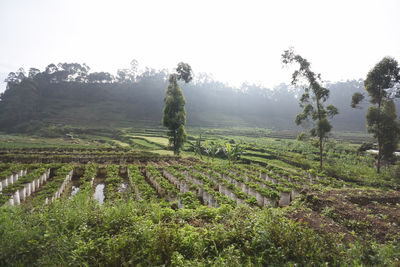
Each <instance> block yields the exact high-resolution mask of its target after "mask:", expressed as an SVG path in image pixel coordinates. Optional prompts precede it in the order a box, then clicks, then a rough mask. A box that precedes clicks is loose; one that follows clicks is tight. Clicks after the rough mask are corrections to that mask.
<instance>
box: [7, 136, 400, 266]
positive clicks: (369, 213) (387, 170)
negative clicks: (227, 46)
mask: <svg viewBox="0 0 400 267" xmlns="http://www.w3.org/2000/svg"><path fill="white" fill-rule="evenodd" d="M81 132H82V133H81V134H74V139H70V138H68V137H62V136H63V135H59V137H57V138H56V139H54V138H41V137H24V136H9V135H6V136H2V139H1V140H3V141H2V142H0V157H1V159H2V161H3V162H8V163H2V164H0V177H1V179H0V180H3V178H5V177H9V176H10V175H12V174H13V173H17V172H19V170H27V173H26V175H24V176H22V177H21V178H19V179H18V181H16V182H15V183H13V184H12V185H8V186H7V187H4V188H3V189H2V190H3V191H2V192H1V193H0V196H2V198H1V199H2V203H5V205H4V206H2V207H0V265H2V266H18V265H34V266H43V265H45V266H46V265H54V264H56V265H61V266H64V265H65V266H66V265H68V266H70V265H72V266H75V265H79V266H81V265H90V266H98V265H103V266H104V265H113V266H121V265H122V266H124V265H142V266H148V265H163V264H166V265H171V266H193V265H194V266H196V265H197V266H209V265H215V266H220V265H229V266H231V265H233V266H235V265H247V266H252V265H255V266H260V265H294V264H299V265H324V264H329V265H349V266H357V265H371V266H373V265H386V266H397V265H398V264H400V247H399V241H400V236H399V233H400V228H399V227H400V221H399V218H400V217H399V216H398V214H400V194H399V192H398V185H399V182H398V181H399V180H398V179H399V178H398V177H399V176H398V175H397V173H398V171H397V167H396V166H395V165H386V166H385V167H384V168H382V171H381V173H380V174H379V175H377V174H376V171H375V170H374V166H373V162H374V156H373V155H372V154H369V153H366V152H362V151H360V150H359V147H360V146H359V145H351V144H348V143H343V142H340V143H339V142H337V141H333V140H332V141H329V142H328V143H327V144H326V146H325V149H324V157H325V158H326V161H325V162H326V164H325V165H324V169H323V171H321V172H320V171H319V170H318V167H319V147H318V145H313V144H314V140H313V139H312V138H310V139H308V140H307V139H305V140H303V141H297V140H293V139H292V140H290V139H283V138H284V137H285V136H284V135H282V137H281V138H278V137H275V138H271V137H266V135H267V134H268V131H261V130H260V131H259V132H258V133H257V136H255V134H256V132H254V131H252V132H251V134H246V133H249V132H246V130H245V129H241V130H236V131H228V130H226V129H225V130H223V129H209V130H204V129H202V130H201V132H200V129H193V130H192V131H189V135H188V139H189V141H190V142H191V143H192V145H189V144H186V145H185V147H184V150H183V153H182V157H181V158H176V157H173V156H172V153H171V152H172V151H169V150H167V146H166V145H167V142H168V139H167V138H166V134H165V131H162V130H157V129H121V130H114V131H113V132H112V134H109V132H107V131H99V133H101V134H98V135H91V134H87V130H85V129H81ZM104 132H106V133H107V134H104ZM199 133H202V137H201V138H199ZM197 141H199V143H200V145H201V147H203V148H204V147H208V146H211V145H214V146H215V147H216V150H215V152H216V153H215V155H211V154H209V153H207V151H205V150H203V149H200V150H195V149H194V148H195V147H196V143H197ZM227 144H229V145H227ZM227 147H232V148H233V147H242V148H243V151H242V153H240V155H239V156H229V157H228V156H227V154H226V152H227V151H226V150H224V149H223V148H227ZM47 170H50V172H49V177H48V179H47V181H44V182H43V183H39V187H37V188H36V191H35V192H34V193H33V194H32V195H31V196H29V197H26V198H25V199H21V204H20V205H15V206H10V205H8V204H7V203H9V199H10V198H15V194H14V192H15V190H17V189H18V190H22V189H23V185H24V184H25V183H26V182H31V181H32V180H33V179H35V177H36V176H38V175H41V174H42V173H44V172H45V171H47ZM71 170H73V175H72V176H71V177H70V178H71V179H70V180H71V181H69V180H68V179H67V178H68V177H67V176H68V175H69V174H70V173H71ZM66 181H69V183H66ZM61 187H62V189H63V190H60V188H61ZM99 188H102V191H101V192H103V193H102V194H104V197H103V198H104V201H103V200H102V201H99V200H98V196H97V193H98V191H99ZM46 199H47V200H46ZM46 203H48V204H46Z"/></svg>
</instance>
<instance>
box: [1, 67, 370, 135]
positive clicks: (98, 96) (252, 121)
mask: <svg viewBox="0 0 400 267" xmlns="http://www.w3.org/2000/svg"><path fill="white" fill-rule="evenodd" d="M117 73H118V74H117V76H116V77H114V76H113V75H111V74H109V73H105V72H90V68H89V67H88V66H87V65H85V64H83V65H80V64H76V63H72V64H67V63H63V64H61V63H60V64H58V65H55V64H50V65H49V66H47V68H46V69H45V70H44V71H43V72H41V71H40V70H38V69H35V68H31V69H30V70H29V73H25V72H24V71H23V70H22V69H20V70H19V71H18V72H15V73H10V74H9V75H8V77H7V79H6V81H7V82H8V84H7V89H6V91H5V92H4V93H3V94H2V95H1V102H0V129H1V130H3V131H4V130H8V131H17V132H21V131H28V130H32V129H33V128H35V127H37V126H38V125H43V124H46V125H48V124H55V125H60V124H62V125H73V126H81V125H85V126H93V127H99V126H100V127H103V126H131V125H132V124H135V123H136V124H137V123H142V124H150V125H160V124H161V115H162V109H163V105H164V103H163V99H164V96H165V90H166V88H167V77H168V72H167V71H166V70H154V69H148V68H146V70H145V71H142V72H137V71H136V68H132V69H122V70H118V72H117ZM266 75H267V74H266ZM181 87H182V90H183V93H184V95H185V98H186V109H187V123H188V125H190V126H212V127H225V126H251V127H266V128H271V129H276V130H283V129H298V130H300V129H299V127H297V126H295V124H294V118H295V116H296V114H297V113H299V111H300V108H299V104H298V102H299V101H298V97H299V95H300V93H301V89H300V88H292V87H290V86H288V85H286V84H281V85H279V86H277V87H275V88H272V89H270V88H264V87H262V86H258V85H252V84H247V83H245V84H243V85H242V86H241V87H240V88H233V87H231V86H228V85H226V84H223V83H221V82H218V81H215V80H214V79H212V78H211V77H210V76H208V75H206V74H200V75H197V76H196V77H195V81H194V82H193V83H190V84H181ZM327 87H328V88H329V89H330V91H331V95H330V98H329V101H330V102H331V103H333V104H335V105H336V106H337V107H338V109H339V115H338V116H336V118H335V119H334V121H333V124H334V129H335V130H347V131H364V130H365V109H363V110H360V109H358V110H354V109H351V108H350V101H351V95H352V94H353V93H354V92H356V91H360V92H364V91H365V90H364V89H363V83H362V81H356V80H353V81H347V82H337V83H327Z"/></svg>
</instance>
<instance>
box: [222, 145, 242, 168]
mask: <svg viewBox="0 0 400 267" xmlns="http://www.w3.org/2000/svg"><path fill="white" fill-rule="evenodd" d="M245 149H246V148H245V147H244V146H242V145H239V144H237V145H233V146H231V144H230V143H226V144H225V147H224V148H223V152H224V154H225V156H226V157H227V158H228V161H229V164H230V163H231V162H232V161H233V162H236V161H237V160H238V159H240V157H241V156H242V155H243V154H244V153H245V152H244V151H245Z"/></svg>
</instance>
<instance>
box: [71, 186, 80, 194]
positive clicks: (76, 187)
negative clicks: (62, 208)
mask: <svg viewBox="0 0 400 267" xmlns="http://www.w3.org/2000/svg"><path fill="white" fill-rule="evenodd" d="M78 192H79V187H78V186H75V185H73V186H72V188H71V197H73V196H75V195H76V194H77V193H78Z"/></svg>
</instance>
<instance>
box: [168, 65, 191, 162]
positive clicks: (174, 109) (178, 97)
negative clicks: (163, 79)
mask: <svg viewBox="0 0 400 267" xmlns="http://www.w3.org/2000/svg"><path fill="white" fill-rule="evenodd" d="M192 78H193V77H192V68H191V67H190V66H189V64H186V63H182V62H181V63H179V64H178V67H177V69H176V73H172V74H171V75H169V84H168V88H167V92H166V97H165V99H164V102H165V107H164V111H163V113H164V115H163V119H162V123H163V126H165V127H167V128H168V136H169V143H170V146H171V147H172V148H173V150H174V154H175V155H179V153H180V150H181V148H182V146H183V143H184V142H185V140H186V130H185V124H186V110H185V104H186V101H185V97H184V96H183V93H182V90H181V89H180V88H179V85H178V80H183V81H185V82H186V83H188V82H190V81H191V80H192Z"/></svg>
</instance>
